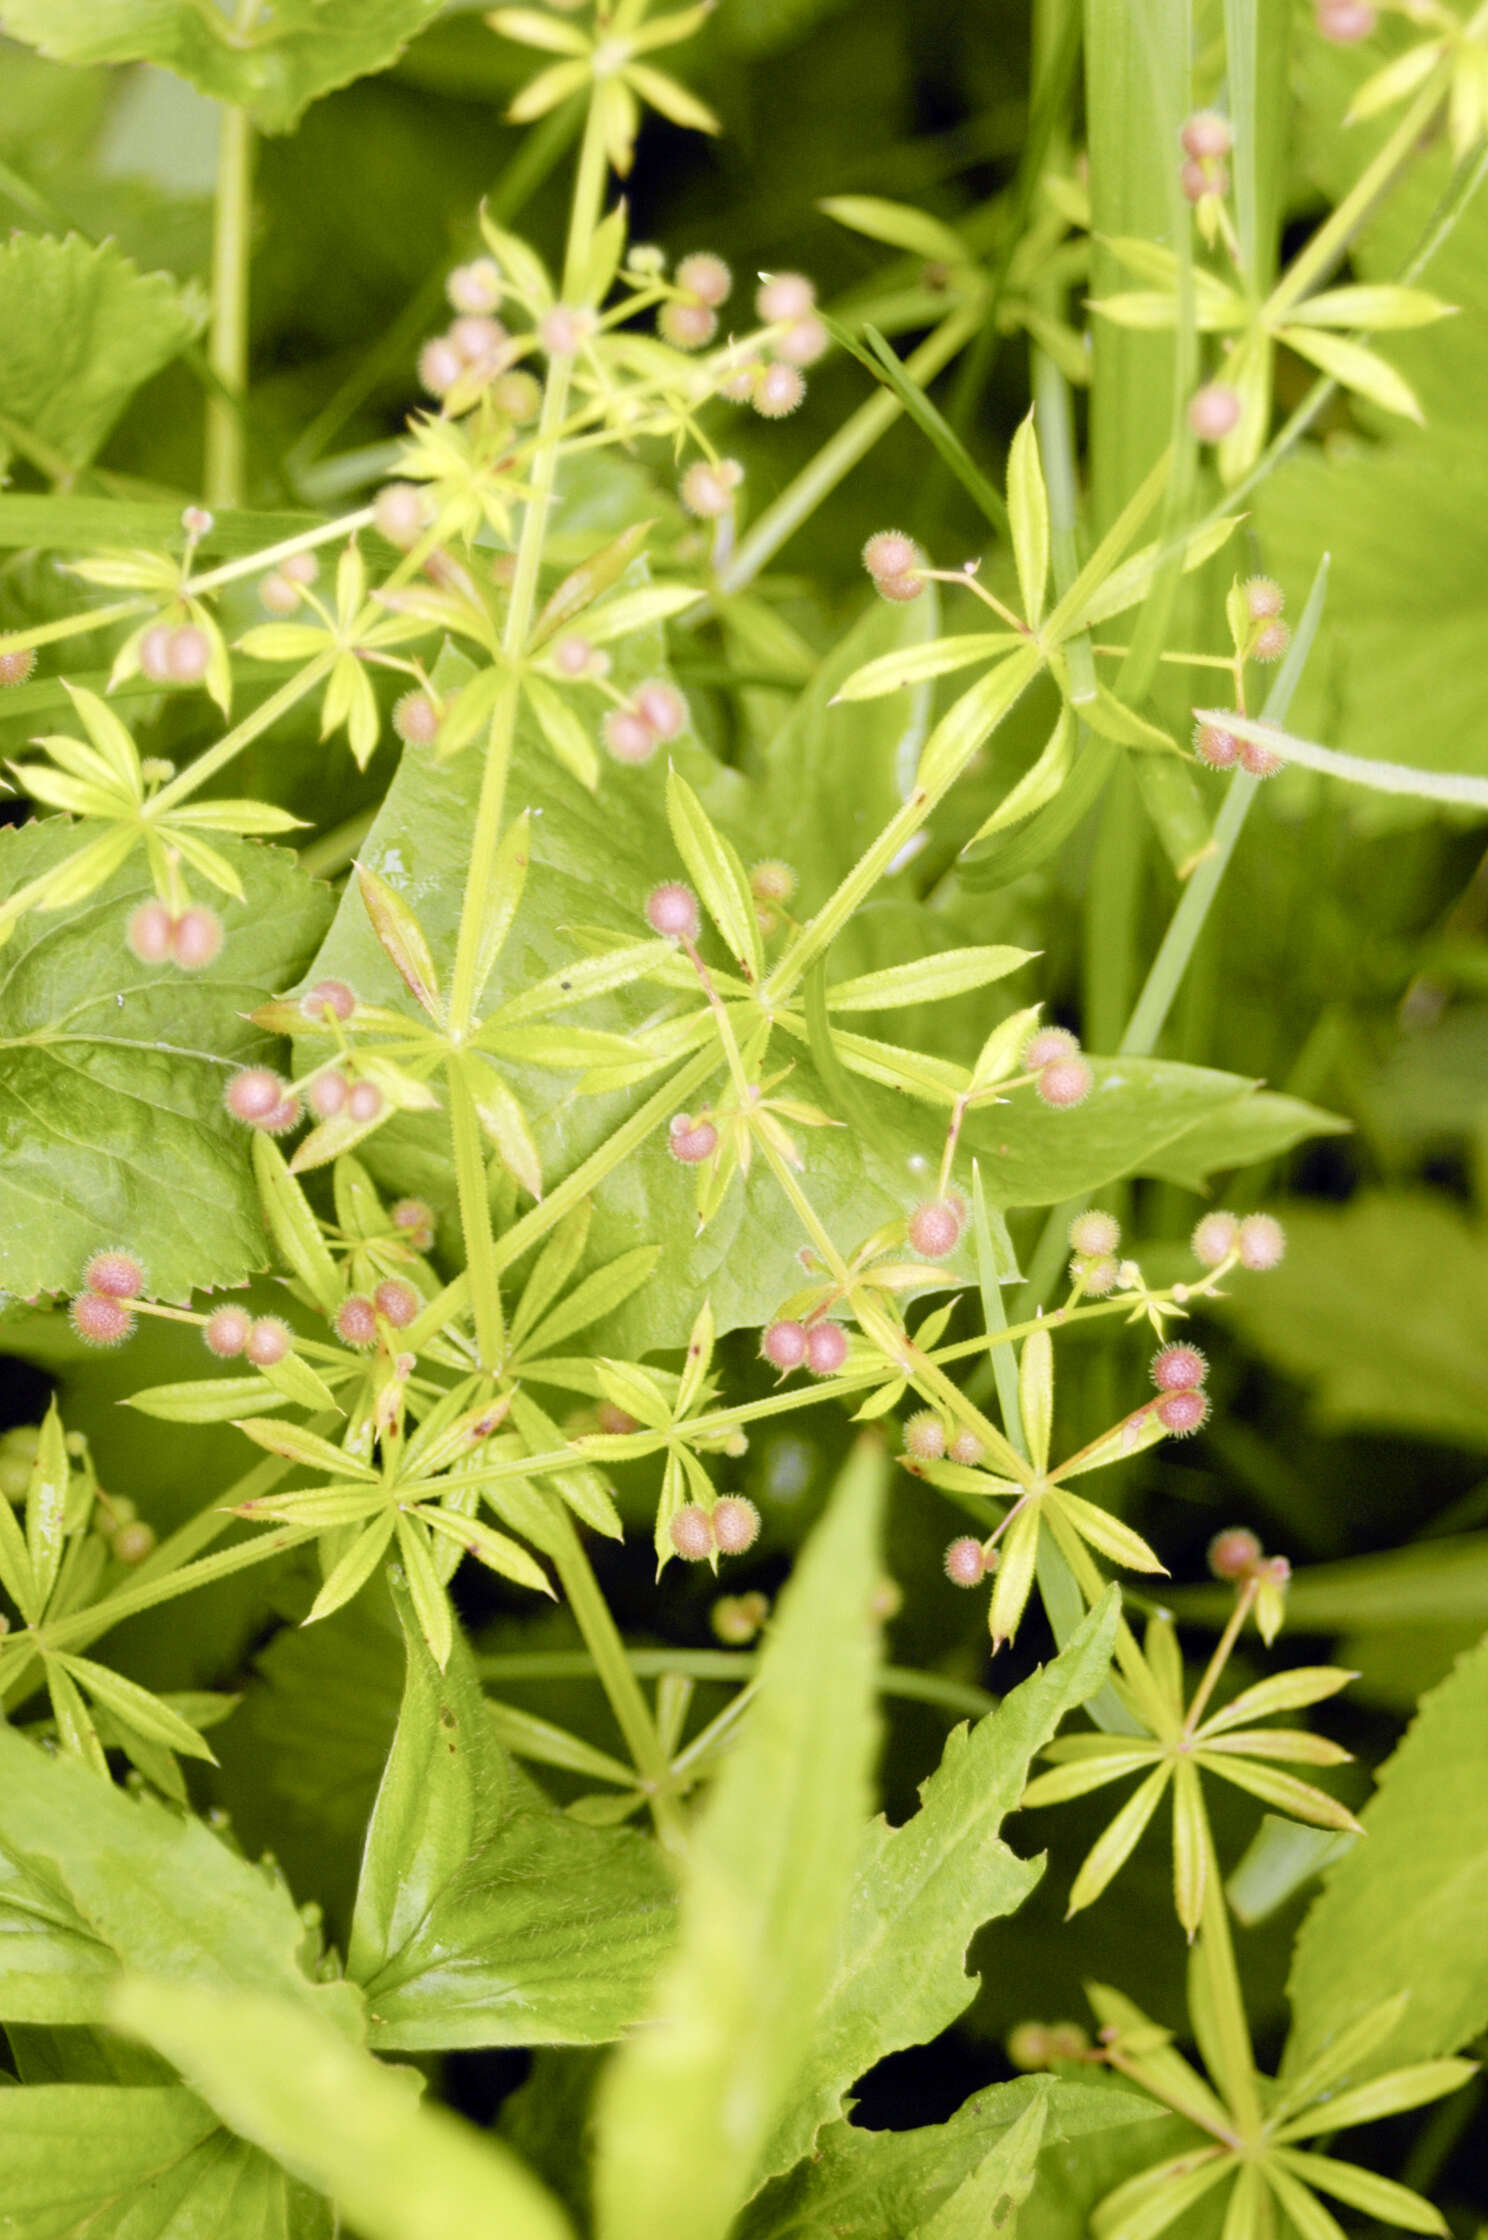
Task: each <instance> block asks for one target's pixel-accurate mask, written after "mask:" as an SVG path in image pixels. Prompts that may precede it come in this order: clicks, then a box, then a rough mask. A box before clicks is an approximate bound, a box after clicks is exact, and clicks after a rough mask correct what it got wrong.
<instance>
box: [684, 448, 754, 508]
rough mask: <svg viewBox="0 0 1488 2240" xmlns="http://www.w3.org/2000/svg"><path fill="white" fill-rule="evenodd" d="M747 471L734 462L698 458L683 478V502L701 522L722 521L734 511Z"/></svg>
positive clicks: (731, 460)
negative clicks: (739, 487)
mask: <svg viewBox="0 0 1488 2240" xmlns="http://www.w3.org/2000/svg"><path fill="white" fill-rule="evenodd" d="M743 479H744V470H743V468H742V467H741V466H739V464H738V462H737V461H736V460H734V459H720V460H719V461H718V463H717V465H716V466H715V465H714V464H713V463H712V462H711V461H710V460H707V459H694V460H693V462H692V465H691V466H690V467H689V468H688V470H687V472H686V474H684V475H683V477H682V485H681V497H682V503H683V505H684V506H686V508H687V510H688V512H689V513H691V514H695V515H696V516H697V518H698V520H699V521H719V520H721V519H722V518H723V516H724V514H726V513H730V512H732V510H733V504H734V492H735V491H736V490H737V488H738V486H739V484H740V483H741V482H742V481H743Z"/></svg>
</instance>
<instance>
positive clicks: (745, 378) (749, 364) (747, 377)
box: [718, 356, 759, 404]
mask: <svg viewBox="0 0 1488 2240" xmlns="http://www.w3.org/2000/svg"><path fill="white" fill-rule="evenodd" d="M758 373H759V361H758V359H757V358H755V357H753V356H746V357H742V358H738V359H736V360H734V361H733V362H732V363H731V364H729V365H728V366H726V367H725V368H724V370H723V372H721V373H720V375H719V377H718V394H719V395H720V396H721V397H727V398H728V400H729V403H730V404H748V402H749V400H750V398H751V397H752V396H753V395H754V384H755V378H756V376H757V375H758Z"/></svg>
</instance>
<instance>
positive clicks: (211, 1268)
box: [0, 819, 330, 1300]
mask: <svg viewBox="0 0 1488 2240" xmlns="http://www.w3.org/2000/svg"><path fill="white" fill-rule="evenodd" d="M74 845H75V842H74V840H73V836H72V835H71V834H70V833H69V831H68V830H67V829H66V828H65V827H64V825H63V824H62V823H61V821H60V820H55V819H48V820H47V821H46V822H45V823H41V824H32V825H27V826H24V827H22V828H21V829H19V830H10V831H7V832H4V833H3V834H0V889H3V891H4V892H5V893H7V894H8V893H12V892H14V890H15V889H16V888H17V887H19V886H22V885H24V884H25V883H26V881H28V880H29V879H32V878H34V877H36V876H37V875H38V874H39V873H41V872H42V871H45V870H47V869H49V868H50V867H51V866H52V865H53V864H56V863H60V862H62V861H63V860H64V859H65V858H66V857H67V856H68V855H69V854H70V853H71V852H72V848H73V846H74ZM230 852H231V854H232V857H233V861H234V863H235V864H236V866H237V868H238V870H239V872H240V875H241V877H242V880H243V885H244V890H245V895H246V900H245V901H243V902H241V903H236V902H226V903H224V905H223V908H222V912H221V915H222V920H223V925H224V929H225V936H226V937H225V940H224V942H223V947H222V953H221V955H220V957H219V958H218V959H217V961H216V962H215V963H214V964H212V965H211V966H209V967H208V968H207V970H206V971H204V972H202V973H197V974H193V975H190V976H187V975H185V974H182V973H179V972H176V971H175V970H174V969H173V968H169V967H152V966H145V965H141V964H139V963H137V962H136V961H135V959H134V957H133V956H132V955H131V954H130V952H129V950H128V948H127V947H126V946H125V941H124V929H125V926H126V924H127V922H128V919H129V915H130V912H131V911H132V910H133V909H135V908H136V907H138V905H139V904H140V903H141V902H144V901H145V900H147V899H148V896H149V893H150V889H149V888H148V886H146V885H145V883H144V881H143V879H142V877H141V875H140V873H139V872H137V871H136V870H135V869H134V868H133V867H130V868H128V869H126V870H124V871H121V872H118V873H116V874H115V876H114V877H113V878H112V879H111V880H109V881H108V882H107V883H106V884H105V885H104V886H103V887H101V888H100V889H99V891H98V892H97V893H96V894H94V895H92V896H90V897H89V899H88V900H87V901H86V902H83V903H78V904H75V905H73V906H72V907H71V908H69V909H67V910H61V911H49V912H47V913H45V914H44V915H42V914H37V913H35V912H32V913H30V914H29V915H27V916H26V917H24V918H23V919H22V920H21V922H20V924H19V925H18V926H17V928H16V930H15V932H14V933H13V934H12V935H11V938H10V944H9V946H8V948H7V949H6V950H5V952H4V956H5V970H4V974H3V982H0V1284H3V1285H4V1286H5V1288H6V1289H8V1290H10V1291H14V1292H17V1293H19V1294H21V1295H22V1296H30V1295H31V1294H33V1293H36V1292H45V1291H70V1290H72V1289H74V1288H75V1287H76V1285H77V1283H78V1281H79V1277H80V1272H81V1269H82V1266H83V1262H84V1261H85V1260H86V1259H87V1257H88V1255H89V1253H90V1252H93V1251H96V1250H97V1249H98V1248H99V1247H100V1246H101V1245H115V1244H121V1245H123V1246H125V1247H127V1248H130V1249H135V1250H138V1251H139V1253H140V1256H141V1258H142V1260H143V1261H144V1262H145V1263H146V1265H147V1267H148V1270H149V1275H150V1283H151V1288H152V1290H153V1291H154V1292H155V1294H156V1295H157V1296H158V1297H160V1298H164V1299H175V1300H182V1299H185V1298H186V1296H187V1295H188V1293H189V1292H190V1291H192V1290H193V1289H194V1288H197V1287H199V1286H205V1285H210V1284H236V1283H241V1282H242V1281H243V1279H244V1278H245V1277H246V1276H247V1275H248V1274H249V1273H250V1272H251V1271H252V1270H254V1269H256V1268H258V1267H261V1266H262V1265H263V1262H264V1258H265V1239H264V1233H263V1222H262V1216H261V1214H260V1212H259V1207H258V1195H257V1192H256V1191H255V1189H254V1187H253V1183H252V1179H251V1176H250V1173H249V1156H248V1131H247V1130H246V1129H244V1128H242V1127H241V1126H239V1125H238V1124H237V1123H236V1122H235V1121H233V1120H230V1119H229V1118H228V1116H227V1114H226V1113H225V1111H224V1110H223V1106H222V1091H223V1086H224V1084H225V1082H226V1081H227V1079H228V1078H229V1076H230V1074H231V1073H232V1071H233V1070H234V1068H235V1067H237V1066H239V1065H245V1064H250V1063H255V1062H259V1063H261V1062H262V1061H263V1060H264V1058H265V1057H268V1058H270V1059H271V1060H272V1057H273V1055H274V1046H273V1044H272V1043H270V1042H268V1041H267V1040H266V1038H265V1037H264V1036H263V1034H262V1033H261V1032H260V1031H259V1030H258V1029H257V1028H255V1027H254V1026H252V1025H251V1024H249V1023H248V1022H247V1020H246V1019H245V1017H244V1014H245V1013H246V1012H248V1011H251V1010H252V1009H253V1007H254V1005H255V1004H256V1003H258V1002H260V1001H262V1000H263V998H264V997H265V996H266V995H268V994H269V993H270V992H271V991H273V990H276V989H278V988H281V987H285V986H288V985H289V984H290V983H292V982H293V981H294V980H296V979H297V978H298V977H299V974H300V972H301V970H302V968H303V966H304V965H305V963H306V962H307V960H308V958H309V955H310V953H311V951H312V949H313V947H314V945H315V943H316V941H317V940H318V939H319V937H320V935H321V934H322V932H323V931H324V928H325V925H326V923H327V920H328V917H329V913H330V897H329V895H328V893H327V891H326V890H325V888H324V887H321V886H319V885H317V884H316V883H315V882H314V881H313V880H310V879H307V878H306V877H305V875H304V874H303V873H302V872H301V871H299V870H298V869H297V868H296V866H295V863H294V860H293V858H292V857H290V856H288V855H286V854H284V853H282V852H281V851H280V850H278V849H273V848H263V847H257V846H253V845H250V844H249V843H247V842H240V843H237V844H232V845H231V849H230Z"/></svg>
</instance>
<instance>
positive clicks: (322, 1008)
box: [300, 980, 357, 1026]
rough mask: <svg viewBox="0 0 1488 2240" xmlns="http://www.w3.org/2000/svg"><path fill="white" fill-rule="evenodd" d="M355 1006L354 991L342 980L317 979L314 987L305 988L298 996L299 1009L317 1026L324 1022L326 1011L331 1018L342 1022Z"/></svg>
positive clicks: (349, 1015) (347, 1017)
mask: <svg viewBox="0 0 1488 2240" xmlns="http://www.w3.org/2000/svg"><path fill="white" fill-rule="evenodd" d="M356 1007H357V999H356V991H355V989H354V988H349V987H348V986H347V985H346V982H345V981H344V980H317V981H316V983H315V985H314V987H313V988H307V989H306V990H305V993H304V994H303V995H302V996H301V998H300V1009H301V1010H302V1011H303V1012H304V1014H305V1017H306V1018H307V1019H313V1020H314V1021H315V1023H316V1025H317V1026H320V1025H322V1024H323V1023H324V1020H325V1016H326V1013H327V1012H329V1013H330V1015H331V1017H332V1018H333V1019H340V1020H342V1021H343V1022H344V1021H345V1020H347V1019H349V1018H350V1017H351V1015H352V1013H353V1011H355V1009H356Z"/></svg>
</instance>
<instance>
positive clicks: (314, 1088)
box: [305, 1066, 350, 1120]
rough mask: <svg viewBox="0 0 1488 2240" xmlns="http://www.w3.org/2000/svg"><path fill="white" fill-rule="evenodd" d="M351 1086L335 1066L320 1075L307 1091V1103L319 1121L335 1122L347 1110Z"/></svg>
mask: <svg viewBox="0 0 1488 2240" xmlns="http://www.w3.org/2000/svg"><path fill="white" fill-rule="evenodd" d="M349 1088H350V1084H349V1083H348V1081H347V1079H346V1076H345V1074H344V1073H338V1072H337V1070H336V1068H335V1067H334V1066H332V1067H330V1068H329V1069H328V1071H327V1072H325V1073H318V1074H317V1075H316V1076H315V1079H314V1080H313V1081H312V1082H311V1084H310V1086H309V1088H308V1089H307V1090H306V1091H305V1102H306V1103H307V1104H308V1105H309V1107H310V1110H311V1111H312V1112H313V1113H314V1115H315V1117H316V1119H317V1120H334V1119H335V1118H336V1116H337V1114H338V1113H341V1112H344V1111H345V1109H346V1099H347V1095H348V1092H349Z"/></svg>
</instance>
